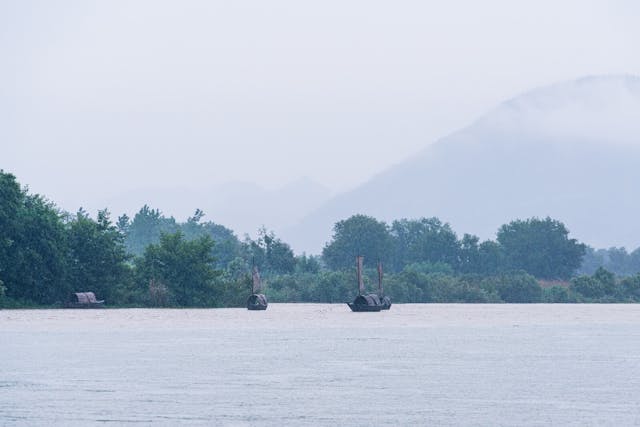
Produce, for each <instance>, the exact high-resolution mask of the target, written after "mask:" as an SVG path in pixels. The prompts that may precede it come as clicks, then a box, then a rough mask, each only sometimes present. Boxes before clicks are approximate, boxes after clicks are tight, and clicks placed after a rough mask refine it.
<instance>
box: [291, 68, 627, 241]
mask: <svg viewBox="0 0 640 427" xmlns="http://www.w3.org/2000/svg"><path fill="white" fill-rule="evenodd" d="M425 120H428V118H425ZM639 184H640V78H638V77H635V76H597V77H586V78H582V79H579V80H575V81H570V82H565V83H559V84H555V85H552V86H548V87H543V88H539V89H535V90H532V91H530V92H528V93H525V94H523V95H520V96H518V97H516V98H513V99H511V100H509V101H506V102H504V103H503V104H501V105H499V106H498V107H497V108H496V109H494V110H493V111H491V112H489V113H488V114H486V115H485V116H483V117H481V118H480V119H478V120H477V121H476V122H475V123H473V124H471V125H470V126H468V127H467V128H464V129H462V130H460V131H458V132H455V133H453V134H451V135H450V136H447V137H445V138H443V139H441V140H439V141H437V142H435V143H433V144H431V145H429V146H427V147H426V148H424V149H423V150H422V151H421V152H419V153H416V155H415V156H412V157H411V158H409V159H407V160H405V161H404V162H402V163H400V164H398V165H395V166H393V167H391V168H389V169H387V170H385V171H383V172H382V173H380V174H379V175H377V176H375V177H374V178H373V179H371V180H370V181H368V182H366V183H365V184H363V185H361V186H360V187H358V188H356V189H354V190H353V191H350V192H347V193H344V194H341V195H338V196H336V197H334V198H332V199H331V200H330V201H328V202H327V203H325V204H324V205H323V206H322V207H320V208H319V209H317V210H316V211H314V212H312V213H311V214H309V215H308V216H306V217H305V218H304V219H303V220H302V221H301V222H300V223H299V224H297V225H296V226H294V227H291V228H289V229H285V230H283V231H282V237H283V238H284V240H286V241H288V242H290V244H291V245H292V246H293V248H294V249H295V250H296V251H300V252H301V251H306V252H309V253H319V252H320V251H321V249H322V247H323V244H324V243H325V242H326V241H328V240H329V239H330V236H331V234H332V226H333V224H334V223H335V222H336V221H338V220H341V219H345V218H347V217H349V216H350V215H352V214H355V213H364V214H368V215H372V216H374V217H376V218H378V219H381V220H386V221H391V220H393V219H399V218H417V217H422V216H425V217H431V216H437V217H439V218H440V219H441V220H443V221H446V222H449V223H450V224H451V225H452V227H453V228H454V230H455V231H456V232H457V233H458V234H460V235H461V234H462V233H471V234H476V235H478V236H480V237H481V238H483V239H486V238H494V237H495V232H496V231H497V229H498V227H499V226H500V225H501V224H504V223H506V222H508V221H510V220H513V219H516V218H528V217H532V216H539V217H545V216H551V217H553V218H555V219H558V220H561V221H563V222H564V223H565V224H566V225H567V226H568V228H569V229H570V231H571V234H572V237H575V238H578V239H579V240H581V241H583V242H585V243H587V244H589V245H592V246H595V247H610V246H626V247H627V248H630V249H634V248H636V247H638V246H640V222H639V221H638V218H639V217H640V197H638V194H639V191H638V185H639Z"/></svg>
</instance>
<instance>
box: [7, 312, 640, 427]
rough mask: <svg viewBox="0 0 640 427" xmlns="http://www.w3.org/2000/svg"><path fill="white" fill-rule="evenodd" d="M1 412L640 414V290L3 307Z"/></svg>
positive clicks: (121, 417) (86, 415)
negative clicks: (608, 298)
mask: <svg viewBox="0 0 640 427" xmlns="http://www.w3.org/2000/svg"><path fill="white" fill-rule="evenodd" d="M0 346H1V348H2V352H1V358H0V425H16V426H39V425H61V426H74V425H78V426H85V425H104V424H109V425H123V424H124V425H126V424H135V425H150V424H151V425H167V426H170V425H180V424H182V425H185V424H186V425H274V426H275V425H314V426H315V425H354V426H358V425H361V426H368V425H390V426H391V425H478V426H487V425H492V426H496V425H505V426H507V425H508V426H512V425H529V426H537V425H550V424H553V425H575V426H583V425H611V426H614V425H615V426H618V425H640V306H637V305H560V304H556V305H544V304H537V305H508V304H501V305H471V304H464V305H463V304H460V305H456V304H442V305H440V304H425V305H422V304H405V305H394V306H393V307H392V308H391V310H390V311H388V312H380V313H351V312H350V311H349V309H348V307H347V306H346V305H344V304H340V305H330V304H270V305H269V309H268V310H267V311H266V312H250V311H247V310H245V309H213V310H168V309H160V310H156V309H123V310H111V309H107V310H8V311H7V310H5V311H0Z"/></svg>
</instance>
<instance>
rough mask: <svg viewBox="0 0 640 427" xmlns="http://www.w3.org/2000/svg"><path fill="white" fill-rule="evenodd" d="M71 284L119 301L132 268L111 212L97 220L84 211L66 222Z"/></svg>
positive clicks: (69, 280)
mask: <svg viewBox="0 0 640 427" xmlns="http://www.w3.org/2000/svg"><path fill="white" fill-rule="evenodd" d="M67 228H68V231H67V239H68V245H69V259H68V262H69V264H68V279H67V280H68V283H69V285H70V287H71V288H72V289H73V290H75V291H93V292H95V293H96V295H98V296H99V297H100V298H104V299H106V300H107V302H108V303H118V301H117V298H116V293H117V291H118V290H119V289H122V288H124V287H126V286H127V285H128V283H129V280H130V273H131V270H130V268H129V265H128V260H129V258H130V257H129V255H127V253H126V249H125V247H124V236H123V235H122V234H121V233H120V232H119V231H118V228H117V227H116V226H114V225H113V224H112V223H111V220H110V219H109V212H108V211H107V210H106V209H105V210H102V211H99V212H98V218H97V221H94V220H93V219H91V218H90V217H89V215H87V213H86V212H85V211H83V210H79V211H78V213H77V214H76V217H75V218H74V219H73V220H72V221H71V222H69V224H68V225H67Z"/></svg>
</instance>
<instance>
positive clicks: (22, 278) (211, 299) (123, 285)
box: [0, 171, 640, 307]
mask: <svg viewBox="0 0 640 427" xmlns="http://www.w3.org/2000/svg"><path fill="white" fill-rule="evenodd" d="M0 200H1V203H0V306H4V307H20V306H60V305H61V304H62V303H63V302H64V301H66V300H68V299H69V297H70V295H71V293H72V292H80V291H93V292H95V293H96V295H98V297H99V298H100V299H105V300H106V301H107V303H108V304H109V305H111V306H151V307H198V306H201V307H228V306H242V305H243V304H244V302H245V300H246V298H247V296H248V292H249V288H250V283H251V282H250V277H249V271H250V269H251V267H252V266H253V265H255V266H257V267H258V268H259V269H260V271H261V274H262V276H263V278H264V279H265V282H266V286H267V294H268V296H269V298H270V299H271V300H272V301H275V302H344V301H347V300H350V299H352V298H353V296H354V293H355V272H354V257H355V255H364V256H365V263H366V267H367V270H366V271H365V273H366V274H365V277H366V278H367V283H368V284H369V285H370V286H371V287H372V288H373V287H375V285H376V280H377V279H376V277H377V276H376V274H377V273H376V272H375V268H374V267H375V264H376V263H377V261H381V262H382V263H383V266H384V269H385V280H384V283H385V289H386V293H387V294H388V295H390V296H391V297H392V298H393V300H394V301H395V302H600V301H605V302H614V301H625V302H635V301H639V300H640V292H639V289H640V275H638V272H639V271H640V268H636V267H635V264H634V261H633V260H635V258H634V257H635V256H636V254H638V253H639V252H638V250H636V251H634V252H632V253H631V254H627V253H626V251H625V252H624V254H626V258H625V257H622V256H618V258H615V256H613V255H615V254H614V253H613V252H611V253H609V252H607V253H606V254H607V255H608V258H607V260H611V259H619V260H626V261H625V263H624V266H625V268H626V270H625V273H627V274H626V277H623V276H616V275H615V274H613V273H612V272H610V271H608V270H606V269H604V268H602V265H604V261H603V264H601V265H597V264H598V258H597V256H602V257H604V255H603V253H602V252H598V251H594V250H593V249H591V248H588V247H586V246H585V245H584V244H582V243H580V242H578V241H576V240H575V239H572V238H570V237H569V232H568V230H567V228H566V227H565V226H564V224H562V223H561V222H559V221H557V220H554V219H551V218H543V219H540V218H530V219H526V220H515V221H512V222H510V223H508V224H505V225H503V226H502V227H500V229H499V230H498V232H497V235H496V240H486V241H480V239H479V238H478V237H477V236H473V235H469V234H465V235H463V236H462V237H461V238H458V236H457V235H456V233H455V232H454V231H453V230H452V229H451V227H450V226H449V225H448V224H446V223H443V222H441V221H440V220H439V219H438V218H420V219H399V220H396V221H393V222H392V223H391V224H387V223H385V222H383V221H379V220H377V219H375V218H372V217H369V216H365V215H354V216H352V217H350V218H347V219H345V220H342V221H339V222H337V223H336V224H335V226H334V229H333V235H332V237H331V239H330V240H329V242H328V243H327V244H326V245H325V247H324V248H323V250H322V253H321V254H320V255H317V256H316V255H310V256H309V255H306V254H302V255H297V256H296V255H295V254H294V252H293V250H292V249H291V247H290V246H289V245H288V244H287V243H286V242H283V241H282V240H281V239H280V238H278V237H277V236H275V234H274V233H273V232H269V231H268V230H267V229H265V228H262V229H261V230H259V232H258V236H257V238H255V239H251V238H249V237H248V236H246V237H245V238H244V239H243V240H241V239H239V238H238V237H237V236H236V235H235V234H234V233H233V232H232V231H231V230H229V229H228V228H226V227H224V226H222V225H219V224H216V223H214V222H212V221H206V220H205V218H204V217H205V214H204V213H203V212H202V211H200V210H196V211H195V213H194V215H193V216H191V217H190V218H188V220H187V221H185V222H178V221H176V220H175V219H174V218H173V217H166V216H165V215H163V214H162V212H161V211H159V210H157V209H152V208H150V207H149V206H143V207H142V208H141V209H140V210H139V211H138V212H137V213H136V214H135V215H134V217H133V218H129V217H128V216H127V215H122V216H120V217H118V218H117V219H115V220H114V219H112V218H111V215H110V213H109V212H108V211H107V210H106V209H105V210H102V211H99V212H98V213H97V216H96V218H92V217H91V216H90V215H89V214H88V213H87V212H85V211H84V210H82V209H80V210H79V211H78V212H76V213H75V214H69V213H66V212H63V211H61V210H60V209H58V208H57V207H56V206H55V204H54V203H52V202H50V201H48V200H47V199H46V198H44V197H42V196H40V195H36V194H30V193H29V192H28V190H27V189H26V188H23V187H21V186H20V184H19V183H18V182H17V180H16V179H15V177H14V176H13V175H12V174H10V173H5V172H4V171H0ZM616 254H617V255H620V253H619V252H618V253H616ZM603 259H604V258H603ZM586 261H589V262H591V264H590V267H588V269H585V263H586ZM621 265H622V264H621ZM576 272H581V273H582V274H581V275H576Z"/></svg>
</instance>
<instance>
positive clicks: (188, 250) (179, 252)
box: [136, 231, 221, 307]
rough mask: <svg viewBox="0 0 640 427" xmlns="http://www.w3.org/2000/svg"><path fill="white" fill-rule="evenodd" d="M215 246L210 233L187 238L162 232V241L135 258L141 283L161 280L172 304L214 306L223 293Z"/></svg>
mask: <svg viewBox="0 0 640 427" xmlns="http://www.w3.org/2000/svg"><path fill="white" fill-rule="evenodd" d="M213 245H214V242H213V240H212V239H211V238H210V237H209V236H203V237H200V238H198V239H195V240H191V241H188V240H186V239H185V238H184V235H183V234H182V232H180V231H178V232H175V233H172V234H163V235H161V236H160V242H159V243H158V244H151V245H149V246H147V248H146V249H145V251H144V255H143V256H142V257H141V258H138V259H137V260H136V262H137V274H138V286H139V287H142V288H145V287H147V286H148V285H149V284H155V283H161V284H162V285H164V286H166V288H167V293H168V295H167V297H166V298H167V300H168V301H169V304H170V305H178V306H181V307H187V306H195V307H206V306H215V305H216V304H218V303H219V299H218V297H220V294H221V292H220V289H219V287H217V286H216V281H217V279H218V277H219V276H220V274H221V273H220V272H219V271H216V270H215V269H214V268H213V261H214V259H213V257H212V255H211V249H212V248H213Z"/></svg>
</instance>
